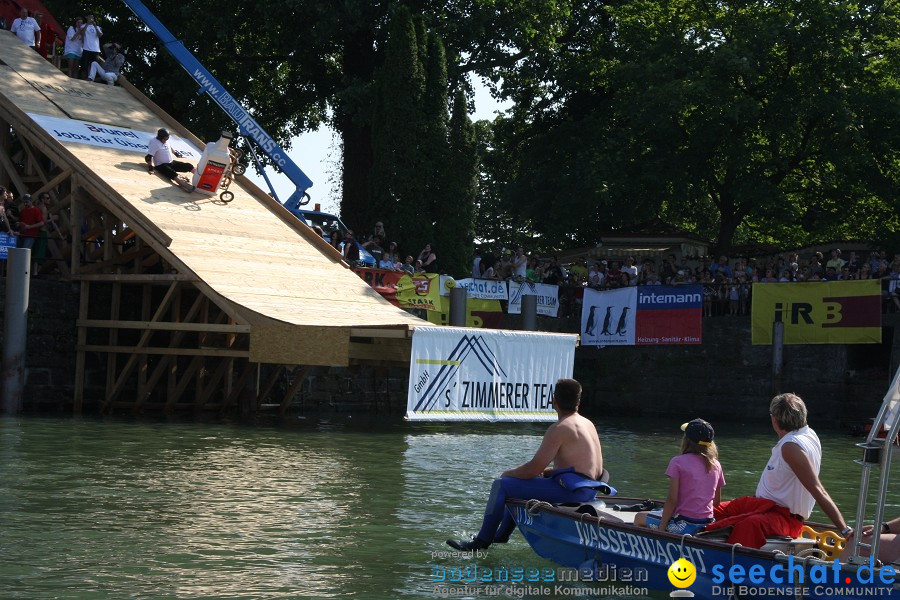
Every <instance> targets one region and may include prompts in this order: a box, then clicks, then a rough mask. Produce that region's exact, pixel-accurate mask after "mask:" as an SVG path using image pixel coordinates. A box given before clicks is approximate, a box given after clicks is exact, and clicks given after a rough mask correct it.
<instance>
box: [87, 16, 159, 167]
mask: <svg viewBox="0 0 900 600" xmlns="http://www.w3.org/2000/svg"><path fill="white" fill-rule="evenodd" d="M101 35H103V30H102V29H100V26H99V25H88V26H86V27H85V28H84V50H85V52H100V36H101ZM169 162H172V161H171V160H170V161H169Z"/></svg>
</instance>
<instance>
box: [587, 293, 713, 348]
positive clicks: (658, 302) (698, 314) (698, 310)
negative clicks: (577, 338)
mask: <svg viewBox="0 0 900 600" xmlns="http://www.w3.org/2000/svg"><path fill="white" fill-rule="evenodd" d="M702 309H703V288H702V287H701V286H699V285H671V286H670V285H641V286H637V287H627V288H621V289H618V290H608V291H598V290H592V289H586V290H584V299H583V303H582V306H581V343H582V345H584V346H661V345H669V344H699V343H701V341H702V339H703V338H702V331H703V321H702Z"/></svg>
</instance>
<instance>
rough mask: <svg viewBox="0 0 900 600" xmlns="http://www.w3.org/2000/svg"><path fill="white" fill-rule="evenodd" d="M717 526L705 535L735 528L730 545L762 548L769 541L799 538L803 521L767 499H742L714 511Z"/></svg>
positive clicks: (719, 506)
mask: <svg viewBox="0 0 900 600" xmlns="http://www.w3.org/2000/svg"><path fill="white" fill-rule="evenodd" d="M713 516H714V517H715V519H716V520H715V522H714V523H710V524H709V525H707V526H706V531H710V530H714V529H721V528H722V527H727V526H729V525H731V526H733V527H734V529H732V530H731V535H729V536H728V543H729V544H740V545H742V546H746V547H748V548H762V547H763V545H764V544H765V543H766V538H767V537H772V536H780V535H788V536H790V537H794V538H795V537H799V536H800V530H801V529H802V528H803V521H801V520H800V519H798V518H797V517H794V516H792V515H791V513H790V511H789V510H788V509H786V508H785V507H783V506H779V505H777V504H775V503H774V502H772V501H771V500H768V499H766V498H756V497H755V496H743V497H741V498H735V499H734V500H727V501H725V502H722V503H721V504H719V505H718V506H716V507H715V508H714V509H713Z"/></svg>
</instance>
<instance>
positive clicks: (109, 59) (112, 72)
mask: <svg viewBox="0 0 900 600" xmlns="http://www.w3.org/2000/svg"><path fill="white" fill-rule="evenodd" d="M121 50H122V48H121V47H120V46H119V44H117V43H115V42H110V43H108V44H103V51H104V52H105V53H106V58H105V59H103V66H100V63H99V62H97V61H96V60H95V61H93V62H91V70H90V71H88V80H89V81H94V80H95V79H96V77H97V76H98V75H99V76H100V78H101V79H103V80H104V81H105V82H106V83H107V84H108V85H115V83H116V80H117V79H118V78H119V73H121V72H122V67H124V66H125V55H124V54H122V52H121Z"/></svg>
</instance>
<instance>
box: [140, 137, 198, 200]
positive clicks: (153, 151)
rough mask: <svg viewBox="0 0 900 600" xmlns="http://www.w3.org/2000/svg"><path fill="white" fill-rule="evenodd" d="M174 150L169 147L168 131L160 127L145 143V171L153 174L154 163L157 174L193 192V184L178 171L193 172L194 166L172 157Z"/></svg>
mask: <svg viewBox="0 0 900 600" xmlns="http://www.w3.org/2000/svg"><path fill="white" fill-rule="evenodd" d="M174 154H175V153H174V151H173V150H172V149H171V148H170V147H169V132H168V131H166V130H165V129H160V130H159V131H157V132H156V137H155V138H153V139H152V140H150V143H149V144H147V155H146V156H145V157H144V161H145V162H146V163H147V172H148V173H150V174H151V175H152V174H153V169H154V167H153V166H154V165H156V170H157V171H159V174H160V175H162V176H164V177H165V178H166V179H168V180H169V181H171V182H172V183H174V184H175V185H177V186H178V187H180V188H181V189H183V190H184V191H186V192H193V191H194V186H193V185H191V184H190V182H188V181H186V180H185V179H183V178H181V177H180V176H179V175H178V173H193V172H194V166H193V165H192V164H190V163H186V162H181V161H178V160H175V159H174V158H173V155H174Z"/></svg>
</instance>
